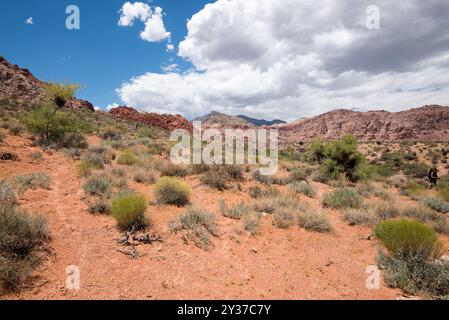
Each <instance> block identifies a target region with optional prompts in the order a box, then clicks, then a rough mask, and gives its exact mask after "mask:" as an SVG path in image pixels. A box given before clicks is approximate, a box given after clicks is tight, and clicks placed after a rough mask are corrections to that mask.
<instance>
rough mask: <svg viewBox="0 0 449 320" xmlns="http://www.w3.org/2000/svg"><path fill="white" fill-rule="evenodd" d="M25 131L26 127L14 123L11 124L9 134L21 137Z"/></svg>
mask: <svg viewBox="0 0 449 320" xmlns="http://www.w3.org/2000/svg"><path fill="white" fill-rule="evenodd" d="M24 130H25V127H24V126H23V125H22V124H20V123H18V122H12V123H10V124H9V132H10V133H11V134H12V135H14V136H19V135H20V134H21V133H22V132H23V131H24Z"/></svg>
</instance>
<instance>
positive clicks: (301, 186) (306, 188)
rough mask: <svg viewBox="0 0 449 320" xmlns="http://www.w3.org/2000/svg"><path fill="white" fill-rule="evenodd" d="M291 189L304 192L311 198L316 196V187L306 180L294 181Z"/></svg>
mask: <svg viewBox="0 0 449 320" xmlns="http://www.w3.org/2000/svg"><path fill="white" fill-rule="evenodd" d="M291 189H292V191H293V192H296V193H302V194H304V195H306V196H308V197H309V198H313V197H315V196H316V191H315V189H314V188H313V187H312V185H311V184H309V183H308V182H306V181H301V182H299V183H293V184H292V185H291Z"/></svg>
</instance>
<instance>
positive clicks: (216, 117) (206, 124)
mask: <svg viewBox="0 0 449 320" xmlns="http://www.w3.org/2000/svg"><path fill="white" fill-rule="evenodd" d="M193 121H201V125H202V126H203V128H217V129H222V128H241V129H245V128H251V127H254V125H253V124H251V123H249V122H248V121H246V120H244V119H241V118H239V117H235V116H230V115H227V114H224V113H220V112H217V111H213V112H211V113H209V114H207V115H205V116H202V117H199V118H196V119H194V120H193Z"/></svg>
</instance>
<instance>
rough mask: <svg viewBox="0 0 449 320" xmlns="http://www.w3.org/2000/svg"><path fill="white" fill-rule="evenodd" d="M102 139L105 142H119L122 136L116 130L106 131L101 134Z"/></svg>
mask: <svg viewBox="0 0 449 320" xmlns="http://www.w3.org/2000/svg"><path fill="white" fill-rule="evenodd" d="M100 137H101V138H102V139H104V140H111V141H118V140H120V139H121V138H122V136H121V134H120V133H119V132H118V131H116V130H114V129H106V130H105V131H103V132H102V133H101V134H100ZM114 149H118V148H114Z"/></svg>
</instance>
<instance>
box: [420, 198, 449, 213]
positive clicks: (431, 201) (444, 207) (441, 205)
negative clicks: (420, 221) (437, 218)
mask: <svg viewBox="0 0 449 320" xmlns="http://www.w3.org/2000/svg"><path fill="white" fill-rule="evenodd" d="M421 203H422V204H423V205H424V206H426V207H429V208H430V209H433V210H435V211H438V212H441V213H449V203H447V202H445V201H443V200H441V199H439V198H432V197H423V198H422V199H421Z"/></svg>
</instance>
